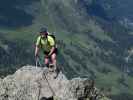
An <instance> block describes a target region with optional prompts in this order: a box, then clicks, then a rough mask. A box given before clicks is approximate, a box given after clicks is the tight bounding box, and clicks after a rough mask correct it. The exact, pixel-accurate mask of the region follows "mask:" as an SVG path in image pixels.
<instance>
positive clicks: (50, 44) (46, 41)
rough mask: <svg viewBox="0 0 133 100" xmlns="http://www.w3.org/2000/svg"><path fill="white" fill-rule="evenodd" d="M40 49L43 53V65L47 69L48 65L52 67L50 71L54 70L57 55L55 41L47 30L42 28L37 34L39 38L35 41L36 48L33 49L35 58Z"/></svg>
mask: <svg viewBox="0 0 133 100" xmlns="http://www.w3.org/2000/svg"><path fill="white" fill-rule="evenodd" d="M40 49H41V50H42V51H43V53H44V55H45V56H44V63H45V65H46V66H47V67H48V68H49V69H51V68H50V67H49V65H50V66H51V65H52V66H54V68H53V69H51V70H52V71H55V70H56V54H57V48H56V43H55V39H54V38H53V37H52V36H51V35H49V32H48V31H47V28H45V27H43V28H41V30H40V32H39V36H38V37H37V41H36V47H35V57H36V58H37V57H38V54H39V51H40ZM50 62H51V63H50Z"/></svg>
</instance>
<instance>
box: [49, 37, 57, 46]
mask: <svg viewBox="0 0 133 100" xmlns="http://www.w3.org/2000/svg"><path fill="white" fill-rule="evenodd" d="M48 41H49V45H50V46H52V47H53V46H55V41H54V39H53V38H52V37H50V36H49V37H48Z"/></svg>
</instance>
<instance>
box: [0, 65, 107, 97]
mask: <svg viewBox="0 0 133 100" xmlns="http://www.w3.org/2000/svg"><path fill="white" fill-rule="evenodd" d="M47 70H48V69H46V68H39V67H38V68H36V67H34V66H24V67H22V68H21V69H19V70H18V71H16V73H15V74H14V75H9V76H7V77H6V78H4V79H0V100H53V99H54V100H102V99H101V96H102V95H101V94H100V93H99V92H98V91H97V89H96V88H95V87H94V86H93V85H94V84H93V82H92V81H89V80H87V79H81V78H75V79H72V80H68V79H67V78H66V77H65V75H64V74H63V73H62V72H61V71H60V72H59V74H58V76H57V77H56V79H55V78H54V76H55V73H54V72H48V71H47ZM52 97H53V99H52ZM46 98H47V99H46ZM48 98H51V99H48ZM87 98H88V99H87ZM106 100H108V99H106Z"/></svg>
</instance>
